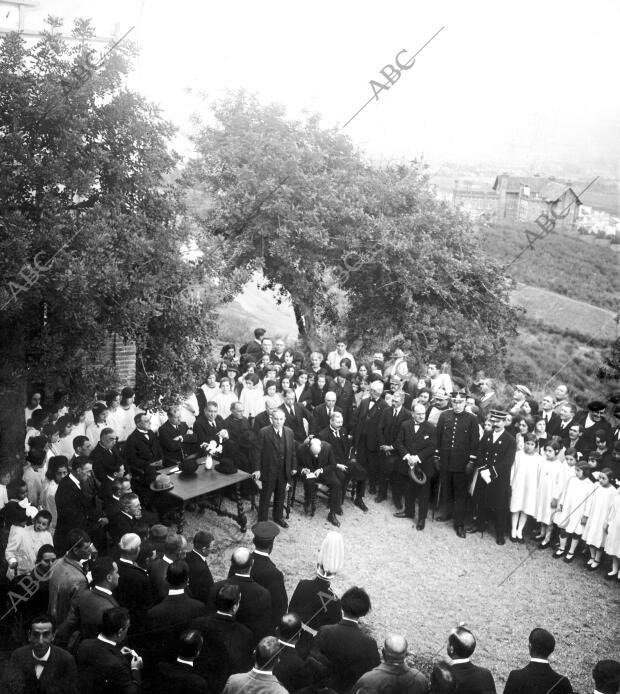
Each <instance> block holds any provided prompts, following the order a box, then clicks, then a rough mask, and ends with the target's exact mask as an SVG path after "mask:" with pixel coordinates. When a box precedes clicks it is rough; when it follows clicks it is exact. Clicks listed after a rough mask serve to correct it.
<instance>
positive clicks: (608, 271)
mask: <svg viewBox="0 0 620 694" xmlns="http://www.w3.org/2000/svg"><path fill="white" fill-rule="evenodd" d="M525 228H526V225H523V224H520V225H517V224H512V225H502V226H499V225H498V226H491V227H489V228H487V229H485V230H484V237H483V238H484V242H483V245H484V251H485V252H486V253H487V254H488V255H490V256H491V257H493V258H496V259H497V260H499V261H501V262H502V263H508V262H510V261H511V260H512V259H513V258H514V257H515V256H516V255H517V254H518V253H519V252H520V251H521V250H522V249H523V248H526V247H527V245H528V243H527V239H526V237H525V234H524V233H523V229H525ZM528 228H529V229H531V230H534V231H539V230H538V227H536V225H534V224H530V225H528ZM615 248H617V246H611V245H610V242H609V241H606V240H590V242H587V241H586V240H584V239H582V238H581V237H579V236H576V235H572V234H571V235H569V234H565V233H559V232H558V233H552V234H549V235H548V236H546V237H545V238H542V239H540V240H538V241H536V242H535V244H534V250H533V251H531V250H528V251H527V252H526V253H524V254H523V255H522V256H521V258H520V259H519V260H518V261H517V262H515V263H514V264H512V265H511V266H510V270H509V274H510V275H511V276H512V277H514V279H515V280H517V281H518V282H522V283H524V284H528V285H533V286H535V287H542V288H544V289H549V290H550V291H553V292H557V293H558V294H562V295H563V296H569V297H571V298H573V299H579V300H580V301H585V302H587V303H590V304H594V305H595V306H600V307H601V308H608V309H611V310H612V311H613V310H616V311H617V310H618V296H620V273H619V272H618V253H616V252H615V250H614V249H615Z"/></svg>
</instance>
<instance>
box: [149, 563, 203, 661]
mask: <svg viewBox="0 0 620 694" xmlns="http://www.w3.org/2000/svg"><path fill="white" fill-rule="evenodd" d="M188 580H189V569H188V568H187V564H186V563H185V562H184V561H182V560H178V561H174V562H172V564H170V565H169V566H168V571H167V573H166V582H167V584H168V586H169V588H168V595H167V596H166V597H165V598H164V599H163V600H162V601H161V602H160V603H158V604H156V605H154V606H153V607H151V609H150V610H149V611H148V613H147V617H146V630H147V632H149V646H150V647H149V651H148V653H147V655H148V662H149V664H151V665H152V664H154V663H160V662H162V661H169V660H170V659H171V658H172V659H174V653H175V650H176V644H177V640H178V638H179V636H180V634H181V632H182V631H183V630H184V629H186V628H187V625H188V624H189V623H190V622H191V620H192V619H195V618H196V617H201V616H203V615H205V614H206V613H207V608H206V607H205V605H204V603H202V602H200V600H195V599H194V598H190V597H189V596H188V595H187V593H186V588H187V582H188Z"/></svg>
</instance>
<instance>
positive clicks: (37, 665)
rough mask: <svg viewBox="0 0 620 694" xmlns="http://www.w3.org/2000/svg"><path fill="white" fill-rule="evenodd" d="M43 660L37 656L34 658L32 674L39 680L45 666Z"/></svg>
mask: <svg viewBox="0 0 620 694" xmlns="http://www.w3.org/2000/svg"><path fill="white" fill-rule="evenodd" d="M45 663H46V661H45V660H40V659H39V658H34V674H35V677H36V678H37V679H38V680H39V679H41V675H42V674H43V668H44V667H45Z"/></svg>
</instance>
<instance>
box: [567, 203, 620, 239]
mask: <svg viewBox="0 0 620 694" xmlns="http://www.w3.org/2000/svg"><path fill="white" fill-rule="evenodd" d="M577 229H578V230H579V231H580V232H582V233H583V232H585V233H587V234H597V235H599V236H600V235H601V234H604V235H605V236H607V237H612V236H619V235H620V219H618V218H617V217H612V216H611V215H610V214H609V212H605V211H604V210H595V209H594V208H593V207H590V206H589V205H581V206H580V207H579V213H578V214H577Z"/></svg>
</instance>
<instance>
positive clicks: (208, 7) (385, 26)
mask: <svg viewBox="0 0 620 694" xmlns="http://www.w3.org/2000/svg"><path fill="white" fill-rule="evenodd" d="M1 5H2V2H0V6H1ZM48 12H51V13H55V14H61V15H64V16H65V17H67V19H69V18H70V17H71V16H75V15H76V14H77V15H82V16H92V17H93V18H94V21H95V25H96V27H97V29H98V30H99V31H101V33H104V34H105V33H108V34H109V33H110V32H111V31H112V26H113V24H114V23H115V22H116V23H117V25H118V29H119V31H120V33H123V32H124V31H125V30H126V29H127V28H129V27H130V26H132V25H134V24H135V25H136V29H135V30H134V32H133V34H132V37H133V39H134V41H136V42H137V43H138V45H139V47H140V50H141V55H140V58H139V60H138V61H137V63H136V72H135V75H134V77H133V78H132V83H133V84H134V85H135V86H136V87H137V88H139V89H140V90H141V91H143V92H144V93H145V94H146V95H148V96H149V98H151V99H153V100H154V101H156V102H158V103H159V104H160V105H161V106H162V107H163V108H164V110H165V112H166V114H167V115H168V116H169V117H170V119H171V120H173V121H174V122H175V123H177V124H178V125H179V126H180V127H181V128H182V130H185V131H187V128H188V118H189V116H190V115H191V113H192V112H195V111H196V110H200V109H201V108H202V109H204V108H205V107H204V105H203V106H201V104H200V101H199V100H198V99H197V98H196V96H197V94H198V93H200V92H202V93H205V94H206V95H207V97H208V98H216V97H218V96H221V95H222V94H223V93H224V92H225V90H226V89H236V88H238V87H244V88H246V89H248V90H249V91H251V92H255V93H256V94H257V95H258V96H259V98H260V99H261V100H263V101H278V102H280V103H283V104H285V105H286V106H287V107H288V108H289V109H290V113H291V115H296V114H299V113H300V112H301V111H303V110H304V109H306V110H308V111H313V112H314V111H317V112H319V113H321V114H322V115H323V118H324V122H325V123H326V124H330V125H342V124H344V123H345V122H346V121H347V119H348V118H350V117H351V116H352V115H353V114H354V113H355V111H357V109H358V108H359V107H360V106H362V104H364V103H365V102H366V101H367V100H368V99H369V98H370V97H372V90H371V87H370V85H369V82H370V80H373V79H374V80H377V81H379V80H381V81H383V82H385V79H384V78H382V77H381V75H380V74H379V70H381V68H383V67H384V66H385V65H386V64H388V63H392V64H393V63H394V58H395V55H396V54H397V53H398V52H399V51H400V50H401V49H406V50H407V51H408V53H409V54H412V53H414V52H415V51H417V50H418V48H419V47H420V46H422V45H423V44H424V43H425V42H426V41H427V40H428V39H429V38H430V37H431V36H432V35H433V34H434V33H435V32H436V31H437V30H438V29H440V28H441V27H442V26H445V28H444V29H443V31H442V32H441V33H440V34H439V35H438V36H437V37H436V38H435V39H434V40H433V41H432V42H431V43H430V44H429V45H428V46H427V47H426V48H425V49H424V50H423V51H422V53H421V54H420V55H419V56H418V58H417V60H416V63H415V65H414V66H413V67H412V68H411V69H410V70H409V71H407V72H403V73H402V75H401V79H400V80H399V81H398V82H396V83H395V84H394V85H393V86H392V87H391V88H390V89H389V91H382V92H381V93H380V95H379V101H378V102H377V101H373V102H372V103H371V104H369V105H368V106H367V107H366V109H365V110H364V111H363V112H362V113H361V114H360V115H358V116H357V118H356V119H355V120H354V121H353V123H351V124H350V125H349V126H348V127H347V128H346V129H345V132H346V133H348V134H349V135H350V136H351V138H352V139H353V140H354V141H355V142H356V143H357V144H358V145H360V147H362V148H363V149H364V150H366V151H367V152H368V153H369V154H370V155H371V156H373V157H376V158H383V159H386V160H389V159H391V158H403V157H404V158H412V157H415V156H420V155H421V154H424V157H425V158H426V159H427V160H428V161H429V162H430V163H431V164H433V165H436V164H439V163H440V162H441V161H444V160H450V161H458V162H471V163H472V164H477V163H481V162H483V163H488V164H492V165H494V166H495V165H496V166H498V167H501V168H503V169H506V170H510V168H518V167H521V168H522V167H527V166H533V167H535V168H539V169H540V170H541V173H542V172H544V173H553V172H554V171H553V170H551V169H553V168H554V167H557V168H559V167H560V166H561V165H562V164H566V163H569V164H576V165H578V166H581V167H582V168H583V170H584V172H588V171H591V172H594V173H602V174H604V175H616V176H619V177H620V169H619V159H620V90H618V88H617V83H618V74H619V68H620V61H619V59H618V55H619V52H618V35H619V31H620V2H617V1H616V0H590V2H587V3H586V2H583V1H581V2H576V1H573V0H559V1H555V0H547V1H545V2H541V1H540V0H522V1H521V2H519V3H513V2H510V3H509V2H497V0H494V1H491V0H488V1H487V0H473V1H472V0H469V1H464V0H461V1H460V2H457V1H453V2H447V1H446V2H441V1H438V0H424V2H416V1H410V2H400V1H399V2H386V1H383V2H374V3H370V2H352V1H351V2H349V1H346V2H338V1H337V0H331V2H327V1H326V0H314V1H313V2H293V1H291V0H288V1H287V2H285V1H284V0H273V1H272V0H262V1H261V0H258V1H257V0H254V1H253V2H251V1H249V0H247V1H246V0H242V1H238V2H217V3H212V2H201V1H199V0H196V1H194V2H188V1H183V0H176V2H170V1H168V2H167V1H164V0H122V1H121V0H106V2H101V1H100V0H97V1H96V2H95V1H93V0H91V1H90V2H88V1H83V2H79V1H77V0H76V1H71V0H67V1H63V0H47V1H46V0H42V1H41V5H40V9H39V10H36V11H33V12H32V13H31V16H30V19H29V22H33V23H36V22H37V20H38V15H40V14H47V13H48ZM404 60H406V57H405V54H403V56H402V58H401V61H404ZM188 89H191V90H192V91H191V92H188Z"/></svg>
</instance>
